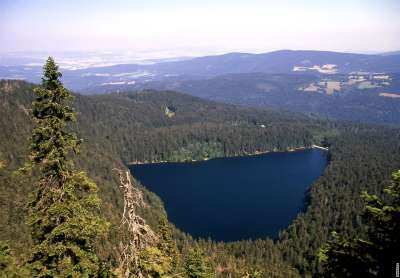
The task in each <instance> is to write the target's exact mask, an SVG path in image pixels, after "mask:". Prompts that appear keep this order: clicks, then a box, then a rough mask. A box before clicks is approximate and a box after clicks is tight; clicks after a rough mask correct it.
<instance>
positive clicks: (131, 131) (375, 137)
mask: <svg viewBox="0 0 400 278" xmlns="http://www.w3.org/2000/svg"><path fill="white" fill-rule="evenodd" d="M33 87H34V85H32V84H29V83H26V82H21V81H0V108H1V109H0V127H1V130H2V132H1V133H0V160H2V161H5V164H6V166H7V167H6V168H5V170H1V171H0V206H1V207H0V211H1V215H0V216H1V217H0V239H1V240H4V239H6V240H11V241H12V247H13V248H14V250H16V253H17V254H23V251H24V250H25V251H26V250H27V248H26V247H27V246H29V231H28V230H27V228H26V226H25V225H24V215H25V209H24V204H25V203H26V198H27V195H28V194H29V192H30V191H31V190H32V188H31V186H30V182H29V178H21V177H18V176H14V175H11V172H12V171H13V170H14V169H16V168H17V167H18V166H20V165H21V163H23V161H24V160H25V157H26V155H27V152H26V150H27V144H28V142H27V139H26V138H27V137H28V136H29V132H30V129H31V127H32V125H31V123H30V120H29V111H30V107H31V106H30V103H31V101H32V98H33V95H32V88H33ZM75 108H76V110H77V111H79V122H78V123H77V125H76V126H74V127H73V128H74V129H76V130H77V131H78V132H79V135H80V136H81V137H82V138H83V139H84V142H83V146H82V155H81V156H80V158H79V160H78V164H79V165H80V166H81V167H83V168H84V169H86V170H87V171H88V174H89V176H90V177H91V178H93V179H94V180H95V181H96V182H97V184H98V186H99V187H100V194H101V198H102V200H103V207H102V212H103V213H104V215H105V216H106V217H107V218H108V219H109V220H110V221H111V222H112V224H113V229H112V231H111V234H110V236H109V238H108V240H103V241H101V242H99V245H100V247H101V255H102V256H103V257H109V256H111V258H113V256H114V255H115V244H116V242H118V238H119V234H118V225H119V217H120V214H121V201H122V200H121V196H120V193H119V191H118V186H117V181H116V179H115V174H113V173H112V171H111V169H112V168H114V167H119V168H121V167H125V164H126V163H128V162H131V161H135V160H139V161H160V160H169V161H173V160H175V161H177V160H178V161H182V160H189V159H200V158H205V157H215V156H220V155H223V156H233V155H239V154H246V153H252V152H255V151H261V150H286V149H288V148H292V147H296V146H309V145H310V144H312V143H321V144H324V145H327V146H328V147H329V150H330V151H329V158H330V164H329V166H328V167H327V169H326V171H325V173H324V175H323V176H322V177H321V178H320V179H319V180H318V181H316V182H315V183H314V184H313V186H312V187H311V188H310V189H309V192H308V193H307V200H306V203H305V205H304V210H303V211H302V212H300V214H299V215H298V217H297V218H296V219H295V220H294V221H293V224H292V225H291V226H290V227H288V229H286V230H284V231H282V232H281V234H280V236H279V238H278V239H277V240H275V241H273V240H271V239H260V240H256V241H241V242H233V243H216V242H212V241H211V240H199V241H193V240H192V239H191V238H190V236H187V235H183V234H182V233H179V232H178V231H176V239H177V240H178V243H179V244H178V246H179V248H180V249H181V250H182V252H183V253H184V254H185V252H186V251H187V249H188V246H193V245H197V246H200V247H201V248H202V249H203V250H204V251H205V252H206V254H207V256H208V257H209V258H210V259H211V261H212V264H213V267H214V269H215V271H216V273H217V276H218V277H241V276H242V275H243V274H244V273H243V272H244V271H248V270H249V271H250V270H254V269H256V270H261V271H262V273H263V275H262V276H263V277H299V274H301V275H303V276H304V275H306V274H310V273H316V272H318V270H319V265H318V261H317V259H316V254H317V252H318V248H319V247H320V246H321V245H322V244H323V243H324V242H325V241H326V240H327V239H328V238H329V234H330V232H331V231H332V230H337V231H340V232H343V233H344V234H346V235H352V234H356V233H357V234H360V233H363V231H364V230H365V228H364V226H363V224H362V223H361V221H360V217H359V212H360V209H361V201H360V199H359V195H360V193H361V191H363V190H368V191H369V192H371V193H378V194H379V193H380V192H381V190H382V188H383V186H384V184H385V182H386V180H387V179H388V178H389V175H390V173H391V172H392V171H393V170H395V169H398V168H400V155H399V154H400V131H399V130H398V129H394V128H393V129H392V128H385V127H377V126H367V125H355V124H349V123H340V122H332V121H324V120H320V119H314V118H310V117H306V116H301V115H297V114H291V113H276V112H271V111H261V112H260V111H257V110H254V109H248V108H240V107H235V106H231V105H223V104H218V103H214V102H210V101H205V100H201V99H198V98H195V97H191V96H186V95H182V94H179V93H174V92H156V91H142V92H139V93H135V94H132V93H123V94H111V95H105V96H92V97H87V96H80V95H78V96H76V101H75ZM166 108H167V109H166ZM199 146H200V147H199ZM182 147H186V149H190V150H192V152H191V153H190V154H189V156H188V155H187V153H185V154H183V153H182V152H181V148H182ZM204 150H205V151H204ZM133 174H134V173H133ZM142 189H143V190H144V192H145V195H146V201H147V202H148V203H149V208H147V209H145V210H144V211H143V212H142V213H143V214H144V215H145V217H146V219H147V220H148V221H149V222H150V224H152V226H153V227H154V225H155V223H156V222H157V220H158V218H159V216H160V215H162V214H164V213H165V212H164V209H163V207H162V203H161V201H160V200H159V199H158V198H157V197H156V196H155V195H154V194H151V193H149V192H147V191H146V190H145V188H142ZM260 221H261V220H260Z"/></svg>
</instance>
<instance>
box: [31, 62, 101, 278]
mask: <svg viewBox="0 0 400 278" xmlns="http://www.w3.org/2000/svg"><path fill="white" fill-rule="evenodd" d="M60 77H61V73H60V72H59V71H58V66H57V65H56V64H55V62H54V60H53V59H52V58H51V57H49V58H48V59H47V62H46V65H45V66H44V76H43V78H42V85H41V86H40V87H38V88H37V89H35V94H36V100H35V101H34V102H33V112H32V115H33V120H34V122H35V128H34V129H33V132H32V137H31V155H30V163H29V165H30V166H31V168H33V169H34V170H36V171H37V172H38V175H39V178H38V180H37V182H36V184H35V192H34V194H33V195H32V196H31V199H30V202H29V204H28V209H29V211H28V225H29V226H30V227H31V231H32V232H31V236H32V239H33V243H34V246H33V250H32V256H31V258H30V260H29V263H28V266H29V268H30V269H31V271H32V275H33V276H35V277H97V276H99V272H100V265H101V263H100V261H99V258H98V257H97V255H96V253H95V250H94V246H93V245H94V241H95V239H96V237H97V236H99V235H100V234H104V233H105V232H106V230H107V227H108V223H107V222H106V221H105V220H104V219H102V218H101V217H100V216H99V215H98V213H99V206H100V200H99V198H98V196H97V186H96V184H95V183H94V182H93V181H91V180H90V179H89V178H88V177H87V176H86V174H85V173H84V172H82V171H78V170H77V169H75V168H74V164H73V162H72V160H71V159H72V155H73V153H77V152H78V147H79V143H80V140H79V139H78V138H77V136H76V135H75V134H74V133H72V132H70V131H68V129H67V128H68V126H67V124H68V123H70V122H73V121H75V119H76V113H75V112H74V111H73V109H72V108H71V107H70V106H69V105H70V103H71V101H72V99H73V98H72V95H71V94H70V92H68V91H67V90H66V89H65V88H64V87H63V84H62V83H61V81H60Z"/></svg>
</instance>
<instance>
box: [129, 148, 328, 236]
mask: <svg viewBox="0 0 400 278" xmlns="http://www.w3.org/2000/svg"><path fill="white" fill-rule="evenodd" d="M326 164H327V157H326V152H324V151H321V150H316V149H311V150H305V151H298V152H282V153H267V154H262V155H256V156H246V157H234V158H219V159H212V160H208V161H200V162H188V163H157V164H141V165H132V166H130V169H131V171H132V174H133V175H134V177H136V178H137V179H138V180H139V181H140V182H141V183H142V184H143V185H144V186H145V187H147V188H148V189H149V190H150V191H153V192H155V193H156V194H157V195H158V196H160V197H161V199H162V200H163V202H164V205H165V208H166V210H167V213H168V218H169V220H170V221H172V222H173V223H174V224H175V225H176V226H177V227H178V228H179V229H181V230H182V231H184V232H187V233H189V234H191V235H192V236H193V237H195V238H199V237H201V238H207V237H211V238H212V239H214V240H218V241H234V240H241V239H250V238H251V239H256V238H265V237H270V238H275V237H276V236H277V234H278V232H279V230H281V229H284V228H285V227H287V226H288V225H289V224H290V223H291V221H292V220H293V219H294V218H295V217H296V215H297V213H298V212H299V210H300V209H301V208H302V207H303V204H304V197H305V193H306V190H307V188H308V187H309V186H310V185H311V184H312V183H313V182H314V181H315V180H316V179H317V178H318V177H319V176H320V175H321V174H322V173H323V171H324V169H325V167H326Z"/></svg>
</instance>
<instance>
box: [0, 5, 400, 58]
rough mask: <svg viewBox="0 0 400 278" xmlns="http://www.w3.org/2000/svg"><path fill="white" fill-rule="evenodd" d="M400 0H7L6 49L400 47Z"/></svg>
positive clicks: (173, 52)
mask: <svg viewBox="0 0 400 278" xmlns="http://www.w3.org/2000/svg"><path fill="white" fill-rule="evenodd" d="M399 19H400V0H334V1H333V0H328V1H325V0H303V1H299V0H292V1H289V0H273V1H269V0H245V1H243V0H242V1H235V0H219V1H218V0H213V1H210V0H201V1H199V0H196V1H192V0H79V1H78V0H0V41H1V42H0V52H1V53H5V52H14V51H47V52H55V51H58V52H64V51H100V52H107V51H117V52H118V51H129V52H138V53H140V52H154V53H157V52H159V53H165V54H166V55H167V56H168V55H169V56H193V55H203V54H218V53H225V52H252V53H260V52H268V51H273V50H279V49H313V50H332V51H345V52H360V53H376V52H386V51H395V50H400V20H399Z"/></svg>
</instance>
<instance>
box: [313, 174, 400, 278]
mask: <svg viewBox="0 0 400 278" xmlns="http://www.w3.org/2000/svg"><path fill="white" fill-rule="evenodd" d="M384 192H385V193H386V196H384V198H382V199H381V198H379V197H378V196H376V195H369V194H368V193H366V192H364V193H363V199H364V202H365V209H364V214H363V218H364V220H365V221H366V224H367V226H368V233H367V237H366V238H365V239H363V238H352V239H349V240H348V239H344V238H341V237H340V236H338V235H337V234H334V239H333V240H332V241H330V242H328V243H327V244H326V245H325V247H324V248H322V249H321V251H320V260H321V262H322V264H323V266H324V273H323V277H340V278H341V277H395V275H397V274H396V268H398V264H399V263H400V171H397V172H395V173H393V178H392V183H391V185H389V186H387V187H386V188H385V190H384Z"/></svg>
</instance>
